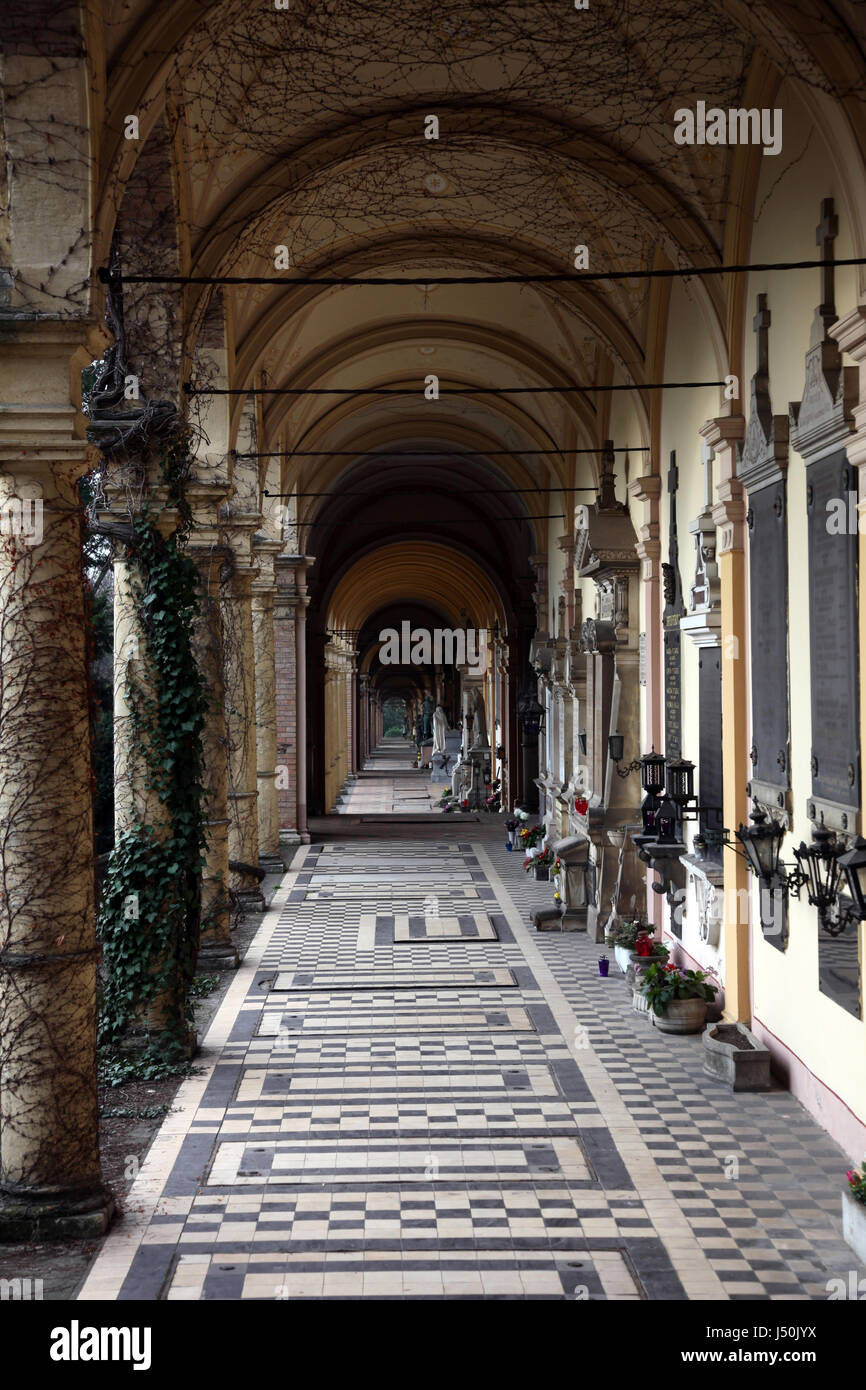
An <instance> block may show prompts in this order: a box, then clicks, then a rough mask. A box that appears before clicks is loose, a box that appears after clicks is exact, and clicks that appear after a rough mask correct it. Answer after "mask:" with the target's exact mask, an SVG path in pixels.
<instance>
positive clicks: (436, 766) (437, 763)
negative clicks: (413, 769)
mask: <svg viewBox="0 0 866 1390" xmlns="http://www.w3.org/2000/svg"><path fill="white" fill-rule="evenodd" d="M460 742H461V734H460V730H459V729H449V730H448V732H447V734H446V735H445V752H444V753H434V754H433V758H432V761H433V772H432V775H431V777H430V781H431V782H444V783H445V784H446V785H450V783H451V776H452V773H453V770H454V768H455V766H456V764H457V759H458V758H459V757H460Z"/></svg>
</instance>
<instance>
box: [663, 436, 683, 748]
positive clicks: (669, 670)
mask: <svg viewBox="0 0 866 1390" xmlns="http://www.w3.org/2000/svg"><path fill="white" fill-rule="evenodd" d="M679 476H680V475H679V469H678V468H677V456H676V453H675V452H673V451H672V452H671V465H670V468H669V469H668V497H669V499H670V500H669V503H668V507H669V514H668V560H667V564H663V565H662V575H663V578H664V596H665V606H664V612H663V614H662V623H663V626H664V644H665V757H667V758H680V757H682V752H683V733H682V729H683V686H682V681H683V677H682V639H681V637H680V618H681V617H682V616H683V614H684V612H685V607H684V604H683V586H682V581H681V579H680V564H679V542H678V540H677V484H678V483H679Z"/></svg>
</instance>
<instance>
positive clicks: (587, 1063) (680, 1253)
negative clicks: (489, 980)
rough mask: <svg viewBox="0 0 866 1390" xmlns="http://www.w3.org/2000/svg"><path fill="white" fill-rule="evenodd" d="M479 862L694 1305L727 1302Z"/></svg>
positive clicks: (500, 891)
mask: <svg viewBox="0 0 866 1390" xmlns="http://www.w3.org/2000/svg"><path fill="white" fill-rule="evenodd" d="M473 848H474V853H475V854H476V855H477V856H478V862H479V864H480V865H481V866H482V867H483V869H484V871H485V873H486V874H487V881H488V883H489V884H490V886H491V887H492V888H493V889H494V891H495V892H496V894H497V897H498V898H499V903H500V906H501V907H502V911H503V914H504V916H505V919H506V921H507V922H508V924H509V926H510V927H511V930H512V931H513V932H514V937H515V940H516V941H517V942H518V943H519V945H520V948H521V950H522V951H523V954H524V956H525V958H526V962H527V964H528V965H529V966H530V967H531V969H532V973H533V975H534V976H535V980H536V984H537V986H538V988H539V989H540V990H541V991H542V993H543V994H544V997H545V1000H546V1001H547V1003H548V1004H549V1006H550V1010H551V1012H552V1014H553V1017H554V1019H555V1020H556V1024H557V1027H558V1028H559V1030H560V1032H561V1033H562V1036H563V1039H564V1041H565V1043H566V1046H567V1047H568V1049H569V1051H570V1052H571V1055H572V1056H573V1057H574V1060H575V1061H576V1062H577V1064H578V1066H579V1067H580V1070H581V1072H582V1074H583V1077H584V1079H585V1081H586V1084H587V1086H588V1087H589V1091H590V1093H591V1095H592V1098H593V1100H594V1101H595V1103H596V1105H597V1106H598V1108H599V1111H600V1113H601V1116H602V1118H603V1119H604V1121H605V1124H606V1125H607V1128H608V1130H609V1132H610V1134H611V1137H612V1138H613V1141H614V1143H615V1144H616V1147H617V1150H618V1152H619V1153H620V1154H621V1156H622V1158H623V1161H624V1162H625V1163H626V1164H627V1165H628V1168H629V1172H630V1174H631V1177H632V1181H633V1182H634V1185H635V1188H636V1191H637V1194H638V1196H639V1197H640V1198H641V1200H642V1202H643V1204H644V1206H645V1208H646V1211H647V1215H648V1216H649V1218H650V1220H651V1221H652V1223H653V1226H654V1228H655V1231H656V1234H657V1235H658V1238H659V1240H660V1241H661V1242H662V1244H663V1245H664V1247H665V1249H666V1250H667V1252H668V1254H669V1256H670V1259H671V1264H672V1265H673V1267H674V1270H675V1271H676V1273H677V1275H678V1277H679V1279H680V1281H681V1283H682V1285H683V1288H684V1289H685V1291H686V1294H687V1296H688V1298H689V1299H690V1300H696V1301H697V1300H702V1299H722V1300H727V1299H728V1293H727V1292H726V1290H725V1287H724V1285H723V1283H722V1282H721V1280H720V1279H719V1277H718V1275H717V1274H716V1272H715V1270H714V1269H713V1267H712V1265H711V1264H710V1262H709V1260H708V1259H707V1257H706V1255H705V1254H704V1252H703V1250H702V1249H701V1246H700V1245H699V1243H698V1241H697V1238H696V1237H695V1235H694V1234H693V1232H692V1229H691V1226H690V1225H689V1223H688V1220H687V1218H686V1217H685V1216H684V1215H683V1213H682V1211H681V1209H680V1204H679V1202H678V1201H677V1200H676V1198H674V1197H672V1196H671V1189H670V1187H669V1185H668V1183H667V1181H666V1179H665V1178H664V1177H663V1175H662V1174H661V1173H660V1172H659V1170H658V1168H657V1167H656V1164H655V1162H654V1160H653V1156H652V1151H651V1150H650V1149H648V1148H647V1146H646V1144H645V1143H644V1141H643V1139H642V1138H641V1134H640V1130H639V1129H638V1127H637V1124H636V1123H635V1121H634V1120H633V1118H632V1117H631V1115H630V1114H629V1112H628V1109H627V1107H626V1105H625V1103H624V1102H623V1100H622V1099H621V1097H620V1095H619V1092H618V1091H617V1089H616V1086H615V1085H614V1083H613V1082H612V1081H611V1079H610V1077H609V1075H608V1073H607V1071H606V1070H605V1068H604V1066H603V1065H602V1063H601V1061H600V1060H599V1058H598V1056H597V1054H596V1053H595V1051H594V1050H593V1049H592V1048H590V1047H580V1048H577V1047H576V1046H575V1035H576V1029H577V1027H578V1023H577V1019H576V1017H575V1014H574V1011H573V1009H572V1007H571V1005H570V1004H569V1003H568V1000H567V999H566V998H565V995H564V994H563V993H562V990H561V989H560V987H559V985H558V983H557V981H556V980H555V978H554V976H553V974H552V973H551V971H550V968H549V966H548V965H547V964H546V962H545V960H544V957H543V956H542V954H541V952H540V951H539V949H538V947H537V946H536V944H535V941H534V939H533V937H532V935H531V933H530V931H529V929H528V928H527V927H526V926H525V925H524V922H523V919H522V917H521V914H520V912H519V911H518V910H517V908H516V907H515V905H514V903H513V901H512V899H511V895H510V893H509V891H508V889H507V887H506V885H505V883H504V882H503V880H502V879H501V878H500V877H499V874H498V872H497V870H496V867H495V865H494V863H493V861H492V859H491V858H490V855H489V854H488V853H487V850H486V848H485V847H484V845H483V844H481V843H480V842H476V844H475V845H474V847H473Z"/></svg>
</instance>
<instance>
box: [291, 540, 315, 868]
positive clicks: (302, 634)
mask: <svg viewBox="0 0 866 1390" xmlns="http://www.w3.org/2000/svg"><path fill="white" fill-rule="evenodd" d="M312 563H313V559H312V556H309V555H306V556H302V557H301V563H300V564H299V566H298V611H297V616H296V620H295V652H296V666H297V679H298V688H297V709H298V834H299V835H300V837H301V843H302V844H304V845H308V844H309V843H310V832H309V830H308V829H307V608H308V607H309V603H310V599H309V596H308V594H307V586H306V583H305V578H306V571H307V568H308V567H309V566H310V565H312Z"/></svg>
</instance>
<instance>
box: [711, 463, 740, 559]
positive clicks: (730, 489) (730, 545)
mask: <svg viewBox="0 0 866 1390" xmlns="http://www.w3.org/2000/svg"><path fill="white" fill-rule="evenodd" d="M716 493H717V495H718V499H719V500H718V501H717V502H715V503H714V504H713V506H712V507H711V508H710V515H711V516H712V518H713V521H714V522H715V524H716V526H717V527H718V528H719V545H718V550H717V554H719V555H727V554H728V552H729V551H732V550H743V549H744V548H745V535H744V530H745V521H746V502H745V498H744V496H743V485H742V483H741V482H739V480H738V479H737V478H726V479H725V480H724V481H723V482H721V483H719V485H718V487H717V488H716Z"/></svg>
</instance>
